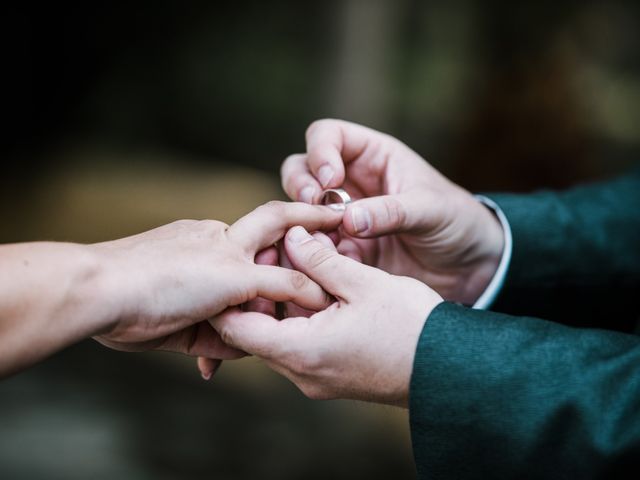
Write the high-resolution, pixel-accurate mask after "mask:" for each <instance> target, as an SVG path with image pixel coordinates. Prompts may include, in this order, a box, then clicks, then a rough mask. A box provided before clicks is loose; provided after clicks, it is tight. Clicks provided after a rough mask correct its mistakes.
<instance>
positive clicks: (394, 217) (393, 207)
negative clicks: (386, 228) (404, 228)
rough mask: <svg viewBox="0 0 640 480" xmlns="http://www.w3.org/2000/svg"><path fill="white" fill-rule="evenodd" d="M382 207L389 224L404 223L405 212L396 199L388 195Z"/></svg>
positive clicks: (397, 224) (405, 218) (399, 224)
mask: <svg viewBox="0 0 640 480" xmlns="http://www.w3.org/2000/svg"><path fill="white" fill-rule="evenodd" d="M384 208H385V216H386V218H387V221H388V222H389V224H391V225H394V226H401V225H404V224H405V222H406V220H407V214H406V212H405V210H404V208H403V207H402V204H401V203H400V201H399V200H398V199H396V198H393V197H390V198H389V199H388V200H387V201H386V202H385V203H384Z"/></svg>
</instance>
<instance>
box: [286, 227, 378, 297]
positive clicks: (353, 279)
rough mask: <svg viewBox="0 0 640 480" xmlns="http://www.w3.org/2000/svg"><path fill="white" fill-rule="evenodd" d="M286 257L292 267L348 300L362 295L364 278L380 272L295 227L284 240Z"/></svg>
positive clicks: (330, 291) (325, 288)
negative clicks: (341, 253) (343, 254)
mask: <svg viewBox="0 0 640 480" xmlns="http://www.w3.org/2000/svg"><path fill="white" fill-rule="evenodd" d="M285 248H286V251H287V255H288V256H289V259H290V260H291V263H292V264H293V266H294V267H295V268H296V269H297V270H299V271H300V272H304V273H306V274H307V275H308V276H309V277H310V278H311V279H312V280H314V281H316V282H318V284H319V285H320V286H322V287H323V288H324V290H326V291H327V292H329V293H331V294H332V295H334V296H336V297H338V298H342V299H345V300H347V301H348V300H349V299H350V298H351V297H353V295H354V294H357V293H359V292H360V291H361V290H362V288H364V285H363V283H362V281H363V279H364V278H365V277H371V276H376V275H377V274H378V273H379V272H378V271H377V270H375V269H373V268H370V267H367V266H365V265H361V264H359V263H357V262H355V261H353V260H352V259H350V258H347V257H344V256H342V255H340V254H338V253H337V252H336V250H335V248H334V249H330V248H327V247H325V246H324V245H323V244H322V243H320V242H319V241H318V240H316V239H315V238H313V237H312V236H311V235H309V233H308V232H307V231H306V230H305V229H304V228H302V227H294V228H292V229H291V230H289V232H288V233H287V236H286V239H285Z"/></svg>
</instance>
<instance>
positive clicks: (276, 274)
mask: <svg viewBox="0 0 640 480" xmlns="http://www.w3.org/2000/svg"><path fill="white" fill-rule="evenodd" d="M250 275H251V281H252V283H253V286H254V287H255V289H256V295H257V296H260V297H263V298H267V299H269V300H273V301H276V302H294V303H295V304H297V305H300V306H301V307H304V308H307V309H310V310H315V311H319V310H324V309H325V308H327V307H328V306H329V305H330V304H331V303H333V299H332V298H331V297H330V296H329V295H327V293H326V292H325V291H324V290H323V289H322V288H321V287H320V286H319V285H318V284H317V283H315V282H313V281H311V279H310V278H309V277H307V276H306V275H305V274H304V273H301V272H299V271H296V270H289V269H287V268H282V267H272V266H269V265H256V266H254V267H253V268H252V270H251V274H250Z"/></svg>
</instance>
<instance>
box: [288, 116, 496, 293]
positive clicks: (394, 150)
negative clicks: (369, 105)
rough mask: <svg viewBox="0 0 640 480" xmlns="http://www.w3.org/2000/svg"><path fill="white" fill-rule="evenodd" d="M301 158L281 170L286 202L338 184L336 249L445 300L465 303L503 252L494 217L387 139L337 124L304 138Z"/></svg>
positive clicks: (316, 126)
mask: <svg viewBox="0 0 640 480" xmlns="http://www.w3.org/2000/svg"><path fill="white" fill-rule="evenodd" d="M306 139H307V153H306V154H300V155H292V156H290V157H289V158H287V160H286V161H285V162H284V164H283V165H282V184H283V187H284V189H285V191H286V192H287V194H288V195H289V197H291V198H292V199H297V200H300V201H304V202H307V203H314V202H317V201H318V200H319V197H320V194H321V190H322V189H323V188H337V187H341V188H344V189H345V190H347V192H348V193H349V194H350V195H351V196H352V197H353V198H355V199H356V200H357V199H359V200H357V201H354V202H353V203H352V204H350V205H349V206H348V207H347V209H346V212H345V216H344V222H343V227H342V233H343V239H342V241H341V242H340V244H339V245H338V251H339V252H340V253H343V254H345V255H347V256H349V257H351V258H354V259H356V260H359V261H364V262H365V263H367V264H368V265H373V266H376V267H379V268H381V269H383V270H385V271H387V272H390V273H394V274H398V275H405V276H410V277H413V278H416V279H418V280H420V281H422V282H424V283H426V284H428V285H430V286H431V287H433V288H434V289H435V290H436V291H438V292H439V293H440V294H441V295H442V296H443V297H445V298H446V299H448V300H452V301H457V302H462V303H464V304H468V305H471V304H473V303H474V302H475V301H476V300H477V298H478V297H479V296H480V295H481V294H482V292H483V291H484V289H485V288H486V286H487V285H488V283H489V282H490V280H491V278H492V277H493V275H494V273H495V271H496V269H497V267H498V264H499V262H500V257H501V254H502V249H503V243H504V238H503V233H502V228H501V226H500V224H499V222H498V220H497V219H496V218H495V216H494V215H493V214H492V213H491V212H490V211H489V210H488V209H487V208H486V207H484V206H483V205H481V204H480V203H479V202H478V201H476V200H475V199H474V198H473V196H472V195H471V194H470V193H469V192H467V191H466V190H464V189H462V188H460V187H459V186H457V185H455V184H454V183H452V182H450V181H449V180H447V179H446V178H445V177H444V176H442V175H441V174H440V173H439V172H438V171H436V170H435V169H434V168H433V167H432V166H431V165H429V164H428V163H427V162H426V161H425V160H424V159H422V158H421V157H420V156H419V155H417V154H416V153H415V152H413V151H412V150H411V149H409V148H408V147H407V146H406V145H404V144H403V143H401V142H400V141H398V140H396V139H395V138H393V137H390V136H388V135H385V134H382V133H380V132H376V131H374V130H371V129H368V128H365V127H362V126H360V125H355V124H353V123H348V122H344V121H340V120H320V121H317V122H315V123H313V124H312V125H311V126H310V127H309V129H308V130H307V134H306Z"/></svg>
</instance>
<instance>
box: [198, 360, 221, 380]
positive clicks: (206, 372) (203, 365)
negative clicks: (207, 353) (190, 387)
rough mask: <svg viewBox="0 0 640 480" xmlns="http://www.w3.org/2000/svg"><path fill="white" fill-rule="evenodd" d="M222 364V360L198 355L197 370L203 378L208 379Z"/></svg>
mask: <svg viewBox="0 0 640 480" xmlns="http://www.w3.org/2000/svg"><path fill="white" fill-rule="evenodd" d="M220 365H222V360H218V359H213V358H206V357H198V370H200V375H201V376H202V378H203V379H204V380H210V379H211V377H213V375H214V374H215V373H216V371H217V370H218V368H220Z"/></svg>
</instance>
